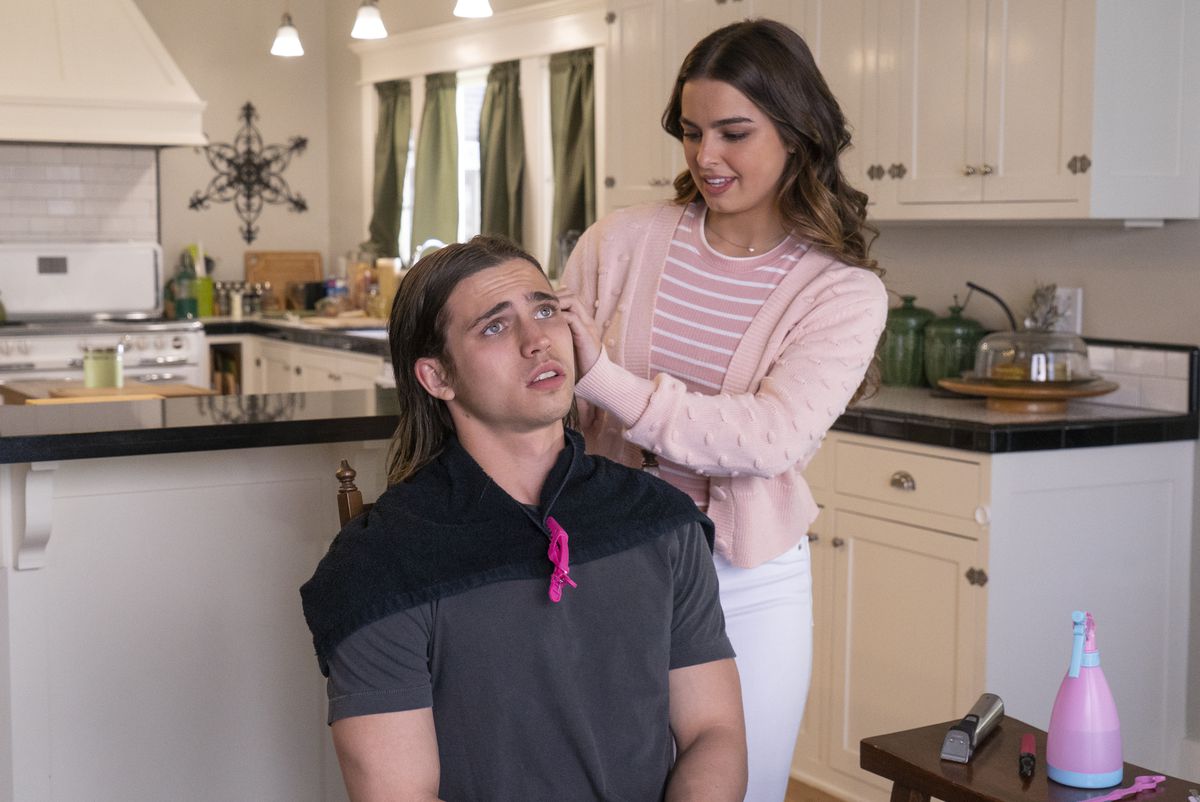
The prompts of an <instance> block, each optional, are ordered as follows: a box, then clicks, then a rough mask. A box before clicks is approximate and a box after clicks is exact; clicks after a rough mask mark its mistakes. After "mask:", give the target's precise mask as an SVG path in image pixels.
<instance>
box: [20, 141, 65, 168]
mask: <svg viewBox="0 0 1200 802" xmlns="http://www.w3.org/2000/svg"><path fill="white" fill-rule="evenodd" d="M26 158H27V159H28V161H29V163H30V164H62V160H63V148H61V147H58V146H56V145H44V146H43V145H30V146H29V151H28V155H27V156H26Z"/></svg>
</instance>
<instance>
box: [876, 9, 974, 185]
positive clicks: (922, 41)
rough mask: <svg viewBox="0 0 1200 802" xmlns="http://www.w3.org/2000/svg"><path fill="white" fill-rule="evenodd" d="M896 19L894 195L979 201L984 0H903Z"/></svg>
mask: <svg viewBox="0 0 1200 802" xmlns="http://www.w3.org/2000/svg"><path fill="white" fill-rule="evenodd" d="M900 26H901V28H900V64H901V66H900V109H899V115H898V117H899V121H900V126H899V141H900V154H901V161H903V163H904V164H905V165H906V166H907V168H908V174H907V176H906V177H905V179H904V180H903V181H901V182H900V183H899V184H898V185H897V194H898V198H899V201H900V202H901V203H939V202H970V201H979V200H980V199H981V198H982V196H983V180H984V176H983V175H982V174H981V168H982V166H983V164H984V162H983V98H984V94H983V93H984V70H985V48H984V45H985V41H986V37H985V34H986V28H987V3H986V0H903V4H902V6H901V17H900Z"/></svg>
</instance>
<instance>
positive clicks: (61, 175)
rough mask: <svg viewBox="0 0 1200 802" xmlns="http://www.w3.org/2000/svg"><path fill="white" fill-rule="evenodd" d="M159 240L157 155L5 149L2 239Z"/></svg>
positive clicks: (0, 157)
mask: <svg viewBox="0 0 1200 802" xmlns="http://www.w3.org/2000/svg"><path fill="white" fill-rule="evenodd" d="M157 238H158V180H157V157H156V155H155V151H154V149H153V148H119V147H93V146H67V145H63V146H59V145H13V144H6V143H0V239H3V240H4V241H10V242H29V241H35V240H40V239H62V240H66V241H84V240H126V239H150V240H153V239H157Z"/></svg>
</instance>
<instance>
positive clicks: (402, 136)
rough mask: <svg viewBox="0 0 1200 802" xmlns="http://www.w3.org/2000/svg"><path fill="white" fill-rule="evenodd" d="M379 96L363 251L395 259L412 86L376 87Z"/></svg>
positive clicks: (391, 84)
mask: <svg viewBox="0 0 1200 802" xmlns="http://www.w3.org/2000/svg"><path fill="white" fill-rule="evenodd" d="M375 91H376V92H377V93H378V94H379V126H378V127H377V128H376V130H375V188H374V191H373V193H372V199H373V201H374V207H375V208H374V209H373V211H372V212H371V225H370V228H369V229H368V233H369V234H370V239H368V240H367V241H366V242H364V243H363V244H362V246H361V247H362V249H363V250H365V251H370V252H371V253H374V254H375V255H376V256H385V257H389V258H392V257H395V256H397V255H399V251H400V209H401V207H402V206H403V200H404V199H403V194H404V171H405V169H406V168H407V167H408V138H409V136H410V135H411V134H412V85H411V84H410V83H409V82H408V81H384V82H383V83H379V84H375Z"/></svg>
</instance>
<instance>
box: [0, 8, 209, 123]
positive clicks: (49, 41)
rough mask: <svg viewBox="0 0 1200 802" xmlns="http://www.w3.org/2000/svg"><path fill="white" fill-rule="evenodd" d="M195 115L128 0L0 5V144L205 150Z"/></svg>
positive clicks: (198, 113)
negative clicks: (33, 143)
mask: <svg viewBox="0 0 1200 802" xmlns="http://www.w3.org/2000/svg"><path fill="white" fill-rule="evenodd" d="M203 112H204V102H203V101H202V100H200V98H199V96H197V95H196V92H195V90H193V89H192V87H191V85H190V84H188V82H187V79H186V78H184V77H183V73H182V72H180V70H179V67H177V66H176V65H175V62H174V61H173V60H172V59H171V56H170V55H169V54H168V53H167V50H166V48H164V47H163V45H162V42H160V41H159V40H158V37H157V36H155V34H154V31H153V30H152V29H151V28H150V24H149V23H148V22H146V19H145V17H143V16H142V13H141V11H139V10H138V8H137V6H136V5H135V4H134V0H0V140H8V141H17V142H62V143H86V144H114V145H205V144H208V140H207V138H206V137H205V136H204V130H203V124H202V122H203V119H202V118H203Z"/></svg>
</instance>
